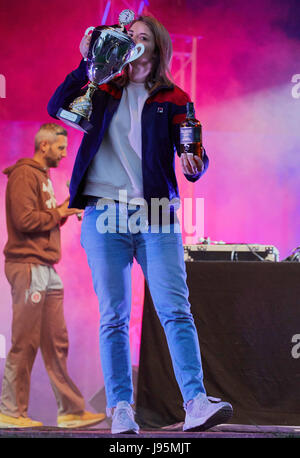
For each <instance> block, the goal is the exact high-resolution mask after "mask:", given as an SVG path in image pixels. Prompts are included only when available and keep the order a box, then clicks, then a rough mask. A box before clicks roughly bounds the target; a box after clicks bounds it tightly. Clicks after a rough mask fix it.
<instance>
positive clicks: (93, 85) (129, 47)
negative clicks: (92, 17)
mask: <svg viewBox="0 0 300 458" xmlns="http://www.w3.org/2000/svg"><path fill="white" fill-rule="evenodd" d="M133 19H134V13H133V12H132V11H131V10H124V11H122V13H121V14H120V16H119V24H118V25H114V26H98V27H89V28H88V29H87V30H86V31H85V35H89V34H90V33H91V35H92V36H91V42H90V46H89V50H88V55H87V75H88V77H89V84H88V89H87V91H86V93H85V94H84V95H81V96H80V97H77V98H76V99H75V100H74V101H73V102H72V103H71V104H70V105H69V109H68V110H66V109H64V108H60V109H59V110H58V112H57V117H58V118H59V119H61V120H62V121H64V122H65V123H66V124H68V125H70V126H72V127H75V128H76V129H78V130H81V131H83V132H85V133H88V132H89V131H90V130H91V128H92V127H93V126H92V124H91V123H90V122H89V120H90V117H91V114H92V110H93V105H92V97H93V94H94V92H95V91H96V90H97V89H98V86H99V85H101V84H104V83H107V82H108V81H110V80H111V79H112V78H114V77H115V76H116V75H118V74H119V73H121V72H122V70H123V68H124V67H125V65H127V64H128V63H129V62H132V61H134V60H136V59H138V58H139V57H140V56H141V55H142V54H143V52H144V45H143V44H141V43H139V44H137V45H136V44H135V43H134V41H133V40H132V39H131V38H130V36H129V35H128V34H127V31H126V29H125V27H124V26H125V25H127V24H130V22H132V21H133Z"/></svg>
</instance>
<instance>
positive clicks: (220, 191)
mask: <svg viewBox="0 0 300 458" xmlns="http://www.w3.org/2000/svg"><path fill="white" fill-rule="evenodd" d="M1 3H2V4H1V17H0V18H1V24H0V38H1V49H0V74H3V75H4V76H5V78H6V98H0V139H1V141H0V165H1V169H4V168H5V167H6V166H8V165H11V164H12V163H14V162H15V161H16V160H17V159H18V158H20V157H25V156H29V157H30V156H32V153H33V137H34V134H35V132H36V130H37V129H38V128H39V125H40V124H41V123H42V122H47V121H53V119H52V118H50V117H49V116H48V114H47V111H46V105H47V102H48V100H49V98H50V96H51V95H52V93H53V91H54V90H55V88H56V87H57V85H58V84H59V83H60V82H61V81H62V80H63V79H64V77H65V75H66V74H67V73H69V72H70V71H71V70H72V69H74V68H75V67H76V66H77V64H78V63H79V60H80V55H79V51H78V46H79V42H80V39H81V37H82V35H83V32H84V30H85V29H86V28H87V27H88V26H91V25H98V24H99V23H100V21H101V18H102V14H103V11H104V6H105V2H101V1H98V0H87V1H86V2H81V1H79V0H72V1H71V0H63V1H58V0H48V1H47V2H42V1H40V0H29V1H26V2H21V1H16V2H6V1H5V2H1ZM113 3H114V5H115V7H118V5H119V8H117V11H121V10H122V9H123V8H124V4H123V3H122V2H113ZM133 3H134V2H133ZM149 3H150V6H149V10H150V12H151V13H152V14H154V15H155V16H156V17H157V18H158V19H159V20H161V21H162V22H163V23H164V25H165V26H166V27H167V28H168V30H169V31H170V32H171V33H172V34H176V33H180V34H183V33H184V34H187V35H198V36H199V35H200V36H202V39H201V40H198V54H197V94H196V99H195V105H196V110H197V116H198V118H199V119H200V120H201V122H202V124H203V130H204V143H205V146H206V149H207V152H208V154H209V157H210V159H211V164H210V168H209V171H208V173H207V174H206V175H205V176H204V177H203V178H202V179H201V180H200V181H199V182H198V183H197V184H195V185H194V186H193V185H190V184H189V183H188V182H187V181H185V180H183V179H182V176H181V175H180V170H179V168H178V179H179V183H180V189H181V194H182V197H185V196H186V197H189V196H193V197H204V198H205V211H204V215H205V225H204V228H205V229H204V231H205V234H204V235H206V236H209V237H210V238H211V239H212V240H223V241H226V242H247V243H262V244H272V245H275V246H276V247H277V248H278V249H279V251H280V257H281V259H284V258H285V257H286V256H288V255H289V254H290V252H291V250H292V249H294V248H295V247H297V246H298V245H300V243H299V241H300V234H299V229H300V219H299V203H300V190H299V171H298V170H299V166H300V157H299V144H300V128H299V115H300V99H299V98H293V97H292V88H293V84H292V82H291V79H292V76H293V75H294V74H298V73H300V63H299V54H300V32H299V30H300V27H299V16H300V15H299V13H300V8H299V2H297V1H284V0H282V1H279V0H272V1H271V0H253V1H252V2H245V1H243V0H240V1H237V0H230V1H229V0H228V1H226V0H218V1H217V0H211V1H207V0H206V1H201V0H199V1H196V0H193V1H188V0H186V1H184V0H175V1H173V2H171V5H172V7H170V2H169V1H166V0H153V1H150V2H149ZM135 4H138V2H135ZM116 19H117V16H115V18H114V22H116ZM174 43H175V42H174ZM176 43H178V42H177V41H176ZM176 46H178V48H175V51H176V50H177V51H179V50H181V48H182V47H183V42H182V45H178V44H177V45H176ZM187 46H188V45H187ZM173 70H174V72H176V70H178V61H177V60H176V59H174V64H173ZM187 76H188V75H187ZM188 81H189V80H188V78H186V80H185V85H184V89H185V90H187V91H189V90H190V87H189V83H188ZM68 130H69V153H68V157H67V158H66V159H65V160H64V161H63V162H62V164H61V166H60V168H59V169H57V170H54V171H52V179H53V183H54V189H55V191H56V197H57V200H58V201H59V202H61V201H62V200H63V199H64V198H65V197H66V191H67V190H66V186H65V183H66V181H67V180H68V179H69V178H70V174H71V170H72V164H73V162H74V158H75V155H76V151H77V148H78V146H79V143H80V139H81V135H82V134H81V133H79V132H77V131H74V130H72V129H71V128H69V129H68ZM5 186H6V177H4V175H1V176H0V193H1V199H0V215H1V232H0V248H1V253H2V250H3V246H4V244H5V241H6V227H5V211H4V193H5ZM79 239H80V223H78V221H77V220H76V218H70V219H69V221H68V222H67V224H66V225H65V226H64V227H63V229H62V246H63V257H62V261H61V262H60V264H59V265H58V267H57V270H58V272H59V273H60V274H61V276H62V279H63V281H64V285H65V315H66V320H67V324H68V329H69V336H70V354H69V369H70V374H71V376H72V377H73V379H74V380H75V381H76V383H77V384H78V386H79V387H80V389H81V390H82V392H83V394H84V396H85V398H86V400H88V399H90V398H91V397H92V396H93V395H94V394H95V393H96V392H97V391H98V390H99V389H101V387H102V386H103V378H102V372H101V366H100V363H99V348H98V320H99V314H98V304H97V300H96V297H95V294H94V291H93V288H92V283H91V276H90V272H89V269H88V266H87V262H86V257H85V253H84V251H83V249H82V248H81V246H80V240H79ZM0 258H1V259H0V261H1V278H0V290H1V299H0V334H2V335H4V336H5V338H6V353H7V352H8V350H9V341H10V324H11V298H10V291H9V286H8V283H7V281H6V279H5V276H4V271H3V261H4V260H3V256H2V254H0ZM254 287H255V285H254ZM133 291H134V293H133V301H132V302H133V304H132V305H133V306H132V320H131V331H130V336H131V348H132V362H133V364H134V365H135V366H138V362H139V344H140V331H141V317H142V303H143V277H142V275H141V273H140V269H139V267H138V266H136V265H135V266H134V269H133ZM4 363H5V359H4V358H1V357H0V377H1V380H2V375H3V368H4ZM88 407H90V406H88ZM29 414H30V415H32V416H33V417H35V418H40V419H41V420H43V421H44V422H46V423H47V424H55V418H56V404H55V400H54V396H53V394H52V391H51V388H50V385H49V383H48V380H47V375H46V372H45V369H44V367H43V364H42V361H41V357H40V355H39V356H38V358H37V361H36V364H35V366H34V369H33V375H32V390H31V401H30V409H29Z"/></svg>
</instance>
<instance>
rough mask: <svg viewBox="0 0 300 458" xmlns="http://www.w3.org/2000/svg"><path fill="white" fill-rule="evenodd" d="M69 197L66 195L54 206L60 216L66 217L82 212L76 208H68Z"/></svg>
mask: <svg viewBox="0 0 300 458" xmlns="http://www.w3.org/2000/svg"><path fill="white" fill-rule="evenodd" d="M69 201H70V197H68V198H67V199H66V200H65V201H64V202H63V203H62V204H61V205H59V206H58V207H56V209H57V210H58V212H59V214H60V217H61V218H68V216H71V215H79V214H80V213H82V210H79V209H78V208H68V205H69Z"/></svg>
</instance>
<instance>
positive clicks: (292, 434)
mask: <svg viewBox="0 0 300 458" xmlns="http://www.w3.org/2000/svg"><path fill="white" fill-rule="evenodd" d="M1 438H48V439H53V438H90V439H91V438H99V439H101V438H103V439H122V438H131V439H135V438H136V439H137V438H141V439H157V440H158V441H159V440H162V439H169V440H172V439H173V440H180V439H191V440H192V439H195V438H199V439H200V438H245V439H247V438H248V439H250V438H273V439H275V438H300V426H269V425H268V426H265V425H262V426H260V425H234V424H224V425H219V426H216V427H214V428H211V429H210V430H208V431H204V432H183V431H182V424H180V423H179V424H176V425H172V426H169V427H165V428H161V429H155V430H141V431H140V434H139V435H132V434H117V435H116V434H111V432H110V430H109V429H101V428H100V427H99V425H98V427H97V425H96V426H95V427H91V428H88V429H67V428H56V427H46V426H43V427H41V428H34V429H29V428H24V429H21V428H20V429H15V428H11V429H0V439H1Z"/></svg>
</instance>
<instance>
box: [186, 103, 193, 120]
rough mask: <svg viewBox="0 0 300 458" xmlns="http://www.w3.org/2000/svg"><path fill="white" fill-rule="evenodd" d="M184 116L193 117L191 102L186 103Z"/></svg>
mask: <svg viewBox="0 0 300 458" xmlns="http://www.w3.org/2000/svg"><path fill="white" fill-rule="evenodd" d="M186 117H187V118H194V117H195V109H194V104H193V103H188V104H187V112H186Z"/></svg>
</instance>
